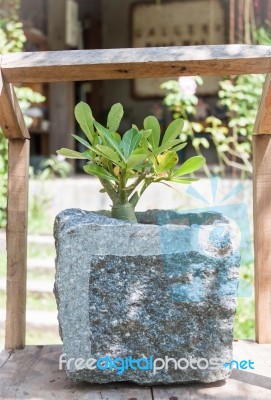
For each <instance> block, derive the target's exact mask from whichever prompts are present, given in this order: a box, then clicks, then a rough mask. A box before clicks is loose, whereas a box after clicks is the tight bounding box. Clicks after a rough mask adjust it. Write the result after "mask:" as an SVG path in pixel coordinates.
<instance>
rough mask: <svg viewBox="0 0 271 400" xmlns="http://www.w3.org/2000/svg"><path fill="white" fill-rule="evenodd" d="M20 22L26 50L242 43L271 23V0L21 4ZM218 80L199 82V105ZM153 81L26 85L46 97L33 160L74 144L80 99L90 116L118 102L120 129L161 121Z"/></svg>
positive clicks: (38, 114)
mask: <svg viewBox="0 0 271 400" xmlns="http://www.w3.org/2000/svg"><path fill="white" fill-rule="evenodd" d="M4 3H5V0H3V5H4ZM20 18H21V20H22V21H23V23H24V30H25V35H26V37H27V43H26V45H25V51H43V50H69V49H107V48H128V47H150V46H175V45H176V46H178V45H182V46H183V45H184V46H185V45H204V44H223V43H249V42H250V38H251V27H254V26H256V25H257V26H259V25H263V24H264V23H265V22H266V21H269V22H270V21H271V0H254V1H253V0H245V1H244V0H192V1H187V0H160V1H158V0H149V1H141V0H91V1H90V0H57V1H56V0H21V9H20ZM164 80H166V79H164ZM217 82H218V80H217V79H216V78H209V79H207V78H206V79H205V82H204V84H203V86H202V87H201V88H200V96H201V99H202V101H205V100H206V99H207V100H206V101H207V102H209V103H210V104H211V105H212V104H214V103H215V101H216V98H217V97H216V95H217V90H218V84H217ZM160 83H161V81H160V80H159V79H144V80H133V81H130V80H122V81H119V80H112V81H92V80H91V76H90V77H89V81H87V82H67V83H66V82H64V83H52V84H43V85H40V84H39V85H37V84H31V83H30V86H31V87H32V88H33V89H35V90H37V91H39V92H41V93H43V94H44V95H45V96H46V102H45V103H44V104H43V105H41V106H35V105H33V107H32V113H33V115H34V116H35V118H34V120H33V125H32V127H31V128H30V130H31V136H32V145H31V155H32V160H35V158H36V157H40V156H42V157H47V156H49V155H50V154H53V153H55V151H56V150H57V149H59V148H60V147H74V146H75V143H74V142H73V139H72V137H71V136H70V133H73V132H74V131H75V129H76V127H75V125H74V116H73V109H74V105H75V103H76V102H77V101H78V100H79V99H80V100H84V101H87V102H88V103H89V104H90V106H91V107H92V109H93V112H94V115H95V116H96V118H97V119H101V120H102V119H103V118H104V116H105V115H106V113H107V111H108V109H109V107H110V106H111V105H112V104H113V103H115V102H121V103H123V104H124V105H125V111H126V114H125V119H124V125H127V126H129V125H130V123H131V122H138V123H140V122H141V121H142V119H143V118H144V117H145V116H146V115H147V114H150V113H151V112H153V113H154V114H156V113H157V115H158V116H159V118H160V119H161V120H163V121H164V122H165V124H166V123H167V119H168V118H169V115H168V112H167V111H166V109H165V107H163V92H162V91H161V89H160V87H159V86H160ZM125 127H126V126H124V128H125Z"/></svg>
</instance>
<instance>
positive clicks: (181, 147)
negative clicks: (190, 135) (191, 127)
mask: <svg viewBox="0 0 271 400" xmlns="http://www.w3.org/2000/svg"><path fill="white" fill-rule="evenodd" d="M186 145H187V143H181V144H179V146H175V147H172V151H179V150H182V149H183V148H184V147H185V146H186Z"/></svg>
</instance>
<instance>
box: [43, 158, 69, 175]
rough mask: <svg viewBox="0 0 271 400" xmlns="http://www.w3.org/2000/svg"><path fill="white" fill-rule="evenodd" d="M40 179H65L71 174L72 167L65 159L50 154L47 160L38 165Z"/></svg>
mask: <svg viewBox="0 0 271 400" xmlns="http://www.w3.org/2000/svg"><path fill="white" fill-rule="evenodd" d="M40 168H41V173H40V174H39V177H40V179H50V178H55V177H61V178H66V177H68V176H70V175H71V174H72V172H73V167H72V165H71V164H70V163H69V162H67V161H65V158H64V157H62V156H60V155H57V156H55V155H54V154H52V155H51V156H50V157H49V158H47V159H46V160H44V161H42V162H41V163H40Z"/></svg>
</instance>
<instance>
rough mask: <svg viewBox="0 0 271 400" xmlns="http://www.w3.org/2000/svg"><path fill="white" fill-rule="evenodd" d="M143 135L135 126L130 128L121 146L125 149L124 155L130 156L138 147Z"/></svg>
mask: <svg viewBox="0 0 271 400" xmlns="http://www.w3.org/2000/svg"><path fill="white" fill-rule="evenodd" d="M141 139H142V135H141V134H140V133H139V132H138V131H137V130H136V129H134V128H131V129H129V131H127V132H125V134H124V135H123V138H122V141H121V146H122V149H123V153H124V156H125V157H126V158H128V157H129V156H130V154H131V153H132V152H133V151H134V150H135V149H136V148H137V146H138V144H139V142H140V140H141Z"/></svg>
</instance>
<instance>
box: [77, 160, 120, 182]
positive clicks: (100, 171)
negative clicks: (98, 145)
mask: <svg viewBox="0 0 271 400" xmlns="http://www.w3.org/2000/svg"><path fill="white" fill-rule="evenodd" d="M83 169H84V171H85V172H86V173H87V174H90V175H94V176H97V177H98V178H102V179H106V180H113V181H116V182H118V180H117V179H116V178H115V177H114V176H113V175H111V174H110V173H109V172H108V171H107V170H106V169H104V168H103V167H100V166H99V165H94V164H87V165H84V167H83Z"/></svg>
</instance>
